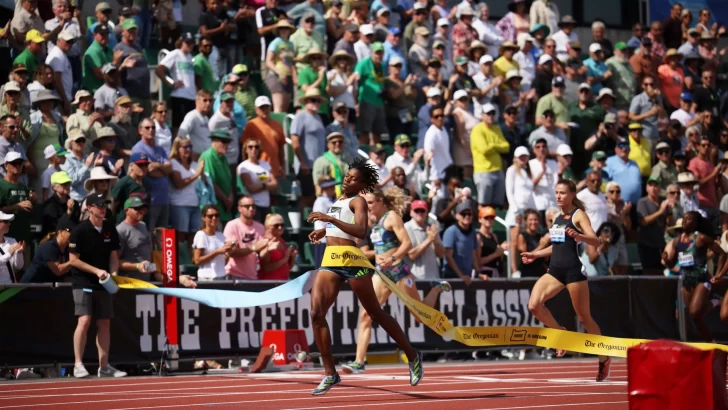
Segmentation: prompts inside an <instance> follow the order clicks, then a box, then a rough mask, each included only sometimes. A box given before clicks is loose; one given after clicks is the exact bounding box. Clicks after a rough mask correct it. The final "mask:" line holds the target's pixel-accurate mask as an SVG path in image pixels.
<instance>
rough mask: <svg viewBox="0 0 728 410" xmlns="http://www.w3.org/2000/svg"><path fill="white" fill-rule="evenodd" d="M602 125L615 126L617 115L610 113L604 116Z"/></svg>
mask: <svg viewBox="0 0 728 410" xmlns="http://www.w3.org/2000/svg"><path fill="white" fill-rule="evenodd" d="M604 123H605V124H616V123H617V115H616V114H614V113H612V112H608V113H606V114H605V115H604Z"/></svg>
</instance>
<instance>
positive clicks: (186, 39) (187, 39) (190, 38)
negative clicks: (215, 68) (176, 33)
mask: <svg viewBox="0 0 728 410" xmlns="http://www.w3.org/2000/svg"><path fill="white" fill-rule="evenodd" d="M124 21H126V20H124ZM179 39H180V40H182V41H183V42H185V43H189V42H193V41H195V36H193V35H192V33H190V32H189V31H188V32H186V33H184V34H182V36H180V38H179Z"/></svg>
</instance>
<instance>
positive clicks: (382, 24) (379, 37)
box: [360, 7, 392, 44]
mask: <svg viewBox="0 0 728 410" xmlns="http://www.w3.org/2000/svg"><path fill="white" fill-rule="evenodd" d="M391 14H392V13H391V11H390V10H389V8H387V7H382V8H381V9H379V10H377V14H376V19H375V20H376V22H375V23H374V24H365V25H368V26H371V28H372V29H371V32H372V33H373V34H374V37H373V41H380V42H384V41H385V40H386V39H387V35H388V34H389V27H390V21H391V20H390V17H391ZM362 27H364V26H362ZM360 33H361V30H360ZM362 35H363V34H362ZM371 42H372V41H370V44H371Z"/></svg>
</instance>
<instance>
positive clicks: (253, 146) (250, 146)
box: [247, 145, 260, 149]
mask: <svg viewBox="0 0 728 410" xmlns="http://www.w3.org/2000/svg"><path fill="white" fill-rule="evenodd" d="M247 148H248V149H260V145H248V147H247Z"/></svg>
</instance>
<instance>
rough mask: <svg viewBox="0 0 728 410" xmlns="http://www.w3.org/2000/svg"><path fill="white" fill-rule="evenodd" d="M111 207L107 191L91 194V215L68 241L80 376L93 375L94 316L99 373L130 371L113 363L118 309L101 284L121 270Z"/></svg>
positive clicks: (112, 374)
mask: <svg viewBox="0 0 728 410" xmlns="http://www.w3.org/2000/svg"><path fill="white" fill-rule="evenodd" d="M107 206H108V204H107V201H106V197H105V196H104V195H103V194H91V195H89V196H87V197H86V207H87V208H88V212H89V218H88V219H87V220H85V221H83V222H81V223H79V224H78V225H77V226H76V227H75V228H74V229H73V231H72V232H71V239H70V241H69V244H68V251H69V260H70V262H71V279H72V282H73V301H74V303H75V306H76V307H75V311H76V316H77V317H78V325H77V326H76V331H75V332H74V333H73V353H74V356H75V358H76V363H75V366H74V368H73V375H74V376H75V377H77V378H83V377H87V376H88V375H89V373H88V371H86V368H85V367H84V366H83V351H84V348H85V347H86V336H87V334H88V328H89V326H90V325H91V318H94V319H96V329H97V330H96V346H97V347H98V350H99V370H98V376H99V377H124V376H126V373H124V372H122V371H120V370H117V369H115V368H113V367H112V366H110V365H109V345H110V344H111V318H112V317H113V316H114V309H113V304H112V297H111V295H110V294H109V293H108V292H107V291H106V290H105V289H104V288H103V287H102V286H101V284H100V283H99V281H101V280H104V279H106V278H108V276H109V275H112V276H113V275H116V274H117V273H118V271H119V235H118V233H117V231H116V226H114V222H113V221H110V220H105V219H104V216H105V215H106V212H107V211H108V208H107Z"/></svg>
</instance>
